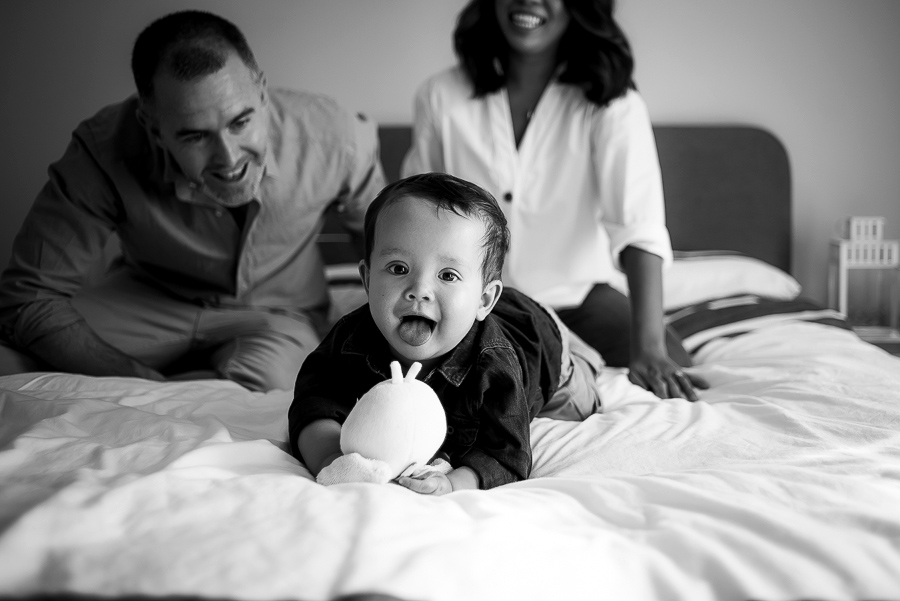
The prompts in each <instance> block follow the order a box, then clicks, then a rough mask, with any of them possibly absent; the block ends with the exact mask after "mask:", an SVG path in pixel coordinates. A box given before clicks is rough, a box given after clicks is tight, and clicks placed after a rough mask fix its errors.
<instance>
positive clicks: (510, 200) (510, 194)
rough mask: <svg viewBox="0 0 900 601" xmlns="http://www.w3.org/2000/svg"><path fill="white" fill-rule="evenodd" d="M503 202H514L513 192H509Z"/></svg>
mask: <svg viewBox="0 0 900 601" xmlns="http://www.w3.org/2000/svg"><path fill="white" fill-rule="evenodd" d="M503 200H505V201H506V202H512V192H507V193H506V194H504V195H503Z"/></svg>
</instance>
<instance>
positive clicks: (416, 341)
mask: <svg viewBox="0 0 900 601" xmlns="http://www.w3.org/2000/svg"><path fill="white" fill-rule="evenodd" d="M484 233H485V228H484V223H483V222H482V221H481V220H480V219H477V218H469V217H462V216H460V215H457V214H455V213H452V212H450V211H446V210H443V209H438V208H437V207H436V206H435V205H433V204H432V203H430V202H427V201H425V200H421V199H418V198H414V197H406V198H403V199H401V200H399V201H397V202H395V203H393V204H391V205H389V206H388V207H386V208H385V209H384V210H383V211H382V213H381V215H379V216H378V222H377V224H376V226H375V243H374V245H373V248H372V255H371V257H370V258H369V261H370V265H369V266H368V267H367V266H366V265H365V263H362V264H360V271H361V274H362V277H363V281H364V282H365V283H366V290H367V292H368V295H369V308H370V310H371V312H372V317H373V319H374V320H375V323H376V325H377V326H378V329H379V330H380V331H381V333H382V334H383V335H384V337H385V338H386V339H387V341H388V344H389V345H390V347H391V350H392V351H393V353H394V356H395V357H396V358H397V359H399V360H400V361H401V362H402V363H405V364H407V365H408V364H410V363H412V362H413V361H419V362H420V363H422V365H423V366H424V367H425V368H426V369H429V368H430V367H431V366H432V365H433V364H434V363H436V362H437V361H439V360H440V359H441V358H442V357H443V356H444V355H445V354H447V353H448V352H450V351H451V350H453V348H454V347H456V345H457V344H459V342H460V341H461V340H462V339H463V338H464V337H465V335H466V334H467V333H468V332H469V330H470V329H471V327H472V324H473V323H475V320H482V319H484V318H485V317H487V315H488V313H490V310H491V309H492V308H493V306H494V302H495V301H496V298H497V297H499V291H500V289H501V288H502V286H501V285H500V283H499V280H495V281H493V282H490V283H488V284H487V285H486V286H485V285H484V284H483V281H482V271H481V254H482V243H483V241H482V238H483V237H484Z"/></svg>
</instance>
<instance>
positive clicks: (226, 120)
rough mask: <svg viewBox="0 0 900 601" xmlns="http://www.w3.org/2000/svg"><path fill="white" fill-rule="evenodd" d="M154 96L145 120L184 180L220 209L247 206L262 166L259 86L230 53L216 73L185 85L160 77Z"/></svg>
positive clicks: (262, 92) (262, 95)
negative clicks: (194, 186) (203, 193)
mask: <svg viewBox="0 0 900 601" xmlns="http://www.w3.org/2000/svg"><path fill="white" fill-rule="evenodd" d="M154 90H155V91H154V96H153V102H152V103H151V104H150V106H148V107H147V118H148V120H149V122H150V124H151V128H152V129H153V132H154V135H155V136H156V140H157V143H158V144H159V145H160V146H161V147H162V148H163V149H165V150H167V151H168V152H169V154H170V155H171V156H172V158H173V159H174V160H175V163H177V165H178V167H179V168H180V169H181V171H182V173H183V174H184V176H185V177H186V178H187V179H188V180H189V181H191V182H192V183H193V184H195V185H197V186H198V187H199V188H200V189H201V190H202V191H203V192H205V193H206V194H207V195H208V196H210V197H211V198H212V199H214V200H215V201H216V202H218V203H219V204H221V205H224V206H229V207H233V206H237V205H241V204H244V203H246V202H249V201H250V200H251V199H252V198H253V197H254V196H255V195H256V194H257V192H258V190H259V184H260V181H261V180H262V176H263V170H264V166H265V156H266V144H267V133H268V130H267V123H268V120H267V108H268V96H267V93H266V89H265V82H264V81H257V78H256V77H254V74H253V72H251V71H250V69H248V68H247V66H246V65H244V63H243V62H242V61H241V59H240V57H238V55H237V54H235V53H231V54H230V57H229V59H228V61H227V62H226V64H225V66H224V67H223V68H222V69H220V70H219V71H217V72H215V73H213V74H211V75H205V76H203V77H200V78H197V79H193V80H191V81H178V80H177V79H175V78H174V77H172V76H171V75H169V74H168V73H160V74H158V75H157V76H156V79H155V80H154Z"/></svg>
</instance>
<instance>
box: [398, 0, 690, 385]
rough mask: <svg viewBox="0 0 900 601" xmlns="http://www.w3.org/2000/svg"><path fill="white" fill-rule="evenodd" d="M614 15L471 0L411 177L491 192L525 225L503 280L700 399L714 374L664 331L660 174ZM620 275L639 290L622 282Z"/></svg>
mask: <svg viewBox="0 0 900 601" xmlns="http://www.w3.org/2000/svg"><path fill="white" fill-rule="evenodd" d="M612 12H613V2H612V0H472V1H471V2H470V3H469V4H468V5H467V6H466V7H465V8H464V9H463V10H462V12H461V13H460V16H459V20H458V23H457V27H456V30H455V32H454V46H455V50H456V54H457V57H458V58H459V63H460V64H459V66H457V67H455V68H452V69H449V70H447V71H444V72H442V73H439V74H438V75H436V76H434V77H432V78H431V79H429V80H428V81H426V82H425V83H424V84H423V85H422V86H421V87H420V89H419V91H418V92H417V96H416V101H415V122H414V131H413V145H412V148H411V149H410V151H409V154H408V155H407V156H406V159H405V161H404V166H403V175H412V174H414V173H421V172H427V171H445V172H447V173H451V174H453V175H456V176H458V177H461V178H464V179H468V180H470V181H473V182H475V183H477V184H479V185H481V186H482V187H485V188H486V189H488V190H489V191H491V192H492V193H493V194H494V195H495V196H497V198H498V199H499V200H500V202H501V205H502V206H503V210H504V212H505V213H506V216H507V219H508V221H509V227H510V230H511V233H512V244H511V246H510V251H509V254H508V256H507V260H506V267H505V268H504V274H503V275H504V283H505V284H507V285H508V286H513V287H515V288H519V289H520V290H522V291H523V292H525V293H526V294H529V295H530V296H532V297H534V298H535V299H537V300H539V301H541V302H543V303H545V304H548V305H550V306H552V307H554V308H555V309H556V310H557V312H558V313H559V316H560V318H561V319H562V321H563V322H564V323H566V325H568V326H569V327H570V328H571V329H572V330H573V331H575V332H576V333H577V334H578V335H579V336H581V337H582V338H583V339H584V340H585V341H586V342H587V343H588V344H590V345H591V346H593V347H594V348H596V349H597V350H598V351H599V352H600V353H601V354H602V355H603V358H604V360H605V361H606V363H607V365H611V366H628V367H629V377H630V379H631V380H632V381H633V382H634V383H636V384H639V385H641V386H643V387H644V388H646V389H648V390H651V391H652V392H653V393H655V394H656V395H657V396H659V397H663V398H666V397H682V398H686V399H688V400H692V401H693V400H696V398H697V396H696V392H695V390H694V386H698V387H706V383H705V382H704V381H703V380H702V379H701V378H697V377H695V376H691V375H688V374H686V373H684V372H683V371H681V370H680V368H679V364H680V365H683V366H688V365H690V358H689V357H688V355H687V353H686V352H685V351H684V349H683V348H682V346H681V344H680V342H679V341H678V340H677V337H675V336H674V335H673V334H671V333H667V332H666V328H665V327H664V325H663V310H662V275H661V274H662V267H663V265H664V264H665V263H666V262H668V261H670V260H671V256H672V250H671V243H670V241H669V235H668V231H667V230H666V227H665V209H664V204H663V194H662V179H661V176H660V171H659V161H658V158H657V154H656V144H655V140H654V137H653V130H652V127H651V125H650V118H649V113H648V111H647V107H646V105H645V104H644V101H643V99H642V98H641V97H640V96H639V95H638V93H637V91H636V90H635V86H634V83H633V81H632V71H633V66H634V62H633V59H632V55H631V49H630V47H629V44H628V41H627V40H626V39H625V36H624V34H623V33H622V31H621V29H620V28H619V26H618V25H617V24H616V22H615V20H614V19H613V17H612ZM617 269H621V270H622V271H624V273H625V275H626V277H627V282H628V289H629V290H630V294H629V296H628V297H626V296H625V295H624V294H623V293H622V292H620V291H619V290H617V289H616V288H614V287H613V286H611V285H610V284H611V283H616V282H617V280H620V279H621V276H620V275H619V274H618V272H617ZM618 288H620V289H621V288H623V286H622V285H621V283H619V284H618ZM629 299H630V302H629ZM670 356H671V358H670ZM673 359H674V360H673ZM676 361H677V362H676Z"/></svg>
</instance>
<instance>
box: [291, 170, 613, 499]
mask: <svg viewBox="0 0 900 601" xmlns="http://www.w3.org/2000/svg"><path fill="white" fill-rule="evenodd" d="M508 247H509V231H508V229H507V226H506V218H505V217H504V215H503V212H502V211H501V209H500V207H499V206H498V204H497V201H496V200H495V199H494V197H493V196H491V195H490V194H489V193H488V192H486V191H485V190H483V189H482V188H480V187H478V186H476V185H474V184H472V183H469V182H467V181H464V180H461V179H459V178H456V177H453V176H450V175H446V174H441V173H426V174H422V175H416V176H413V177H409V178H406V179H403V180H400V181H398V182H396V183H393V184H391V185H389V186H387V187H386V188H384V189H383V190H382V191H381V193H379V195H378V197H377V198H376V199H375V200H374V201H373V203H372V204H371V206H370V207H369V209H368V211H367V212H366V218H365V259H364V260H363V261H361V262H360V264H359V273H360V276H361V277H362V280H363V284H364V286H365V289H366V293H367V295H368V300H369V302H368V304H366V305H364V306H363V307H360V308H359V309H357V310H355V311H353V312H351V313H349V314H347V315H346V316H344V317H343V318H342V319H341V320H339V321H338V322H337V323H336V324H335V326H334V328H333V329H332V330H331V332H330V333H329V334H328V336H327V337H326V338H325V339H324V340H323V341H322V343H321V344H320V345H319V347H318V348H317V349H316V350H315V351H314V352H313V353H312V354H310V355H309V357H308V358H307V359H306V360H305V361H304V362H303V365H302V366H301V368H300V373H299V374H298V376H297V383H296V386H295V388H294V401H293V403H292V404H291V408H290V412H289V416H288V420H289V431H290V441H291V449H292V453H293V454H294V455H295V456H296V457H297V458H298V459H300V460H301V461H303V462H304V463H305V464H306V465H307V467H308V468H309V469H310V471H311V472H312V473H313V475H315V474H318V472H319V471H320V470H321V469H322V468H323V467H325V466H326V465H328V464H330V463H331V462H332V461H333V460H334V459H336V458H337V457H340V456H341V450H340V431H341V424H342V423H343V421H344V420H345V419H346V417H347V414H348V413H349V412H350V410H351V409H352V408H353V405H354V403H355V402H356V399H358V398H359V397H361V396H362V395H363V394H364V393H365V392H366V391H368V390H369V389H370V388H371V387H372V386H374V385H375V384H377V383H379V382H381V381H383V380H385V379H388V378H389V377H390V367H389V366H390V363H391V361H394V360H397V361H399V362H400V363H401V364H402V365H403V367H404V371H405V370H406V369H408V367H409V366H410V365H411V364H412V363H413V362H415V361H418V362H420V363H421V364H422V372H421V374H422V375H421V376H420V378H421V379H423V380H424V381H425V382H427V383H428V384H429V385H431V387H432V388H433V389H434V391H435V392H436V393H437V395H438V397H439V398H440V399H441V404H442V405H443V406H444V410H445V412H446V415H447V437H446V439H445V441H444V444H443V446H442V447H441V452H442V455H443V456H444V457H446V458H447V459H448V460H449V462H450V464H451V465H452V466H453V469H452V470H451V471H450V472H449V473H447V474H446V475H445V474H443V473H439V472H436V471H435V472H429V473H427V474H425V475H424V476H422V477H420V478H407V477H401V478H399V479H398V483H399V484H401V485H402V486H405V487H407V488H409V489H411V490H414V491H416V492H419V493H424V494H445V493H448V492H451V491H454V490H460V489H471V488H485V489H486V488H492V487H494V486H499V485H501V484H506V483H509V482H515V481H517V480H521V479H525V478H527V477H528V475H529V473H530V471H531V441H530V423H531V420H532V419H534V418H535V417H537V416H542V417H555V418H557V419H569V420H580V419H584V418H585V417H586V416H588V415H590V414H591V413H594V412H595V411H598V410H599V409H600V399H599V397H598V393H597V389H596V386H595V378H596V374H597V372H598V370H599V368H600V366H601V365H602V363H601V360H600V357H599V355H598V354H597V353H596V352H595V351H593V349H591V348H590V347H588V346H587V345H586V344H585V343H584V342H582V341H580V340H579V339H578V338H577V337H575V336H574V334H572V333H571V332H569V331H568V330H566V328H565V326H563V325H562V324H561V322H559V320H558V319H557V318H556V316H555V314H554V313H553V312H552V310H551V309H549V308H545V307H543V306H541V305H539V304H538V303H536V302H535V301H533V300H532V299H530V298H528V297H527V296H525V295H524V294H522V293H520V292H518V291H516V290H513V289H511V288H507V289H504V287H503V283H502V282H501V279H500V273H501V271H502V268H503V260H504V256H505V254H506V251H507V249H508Z"/></svg>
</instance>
